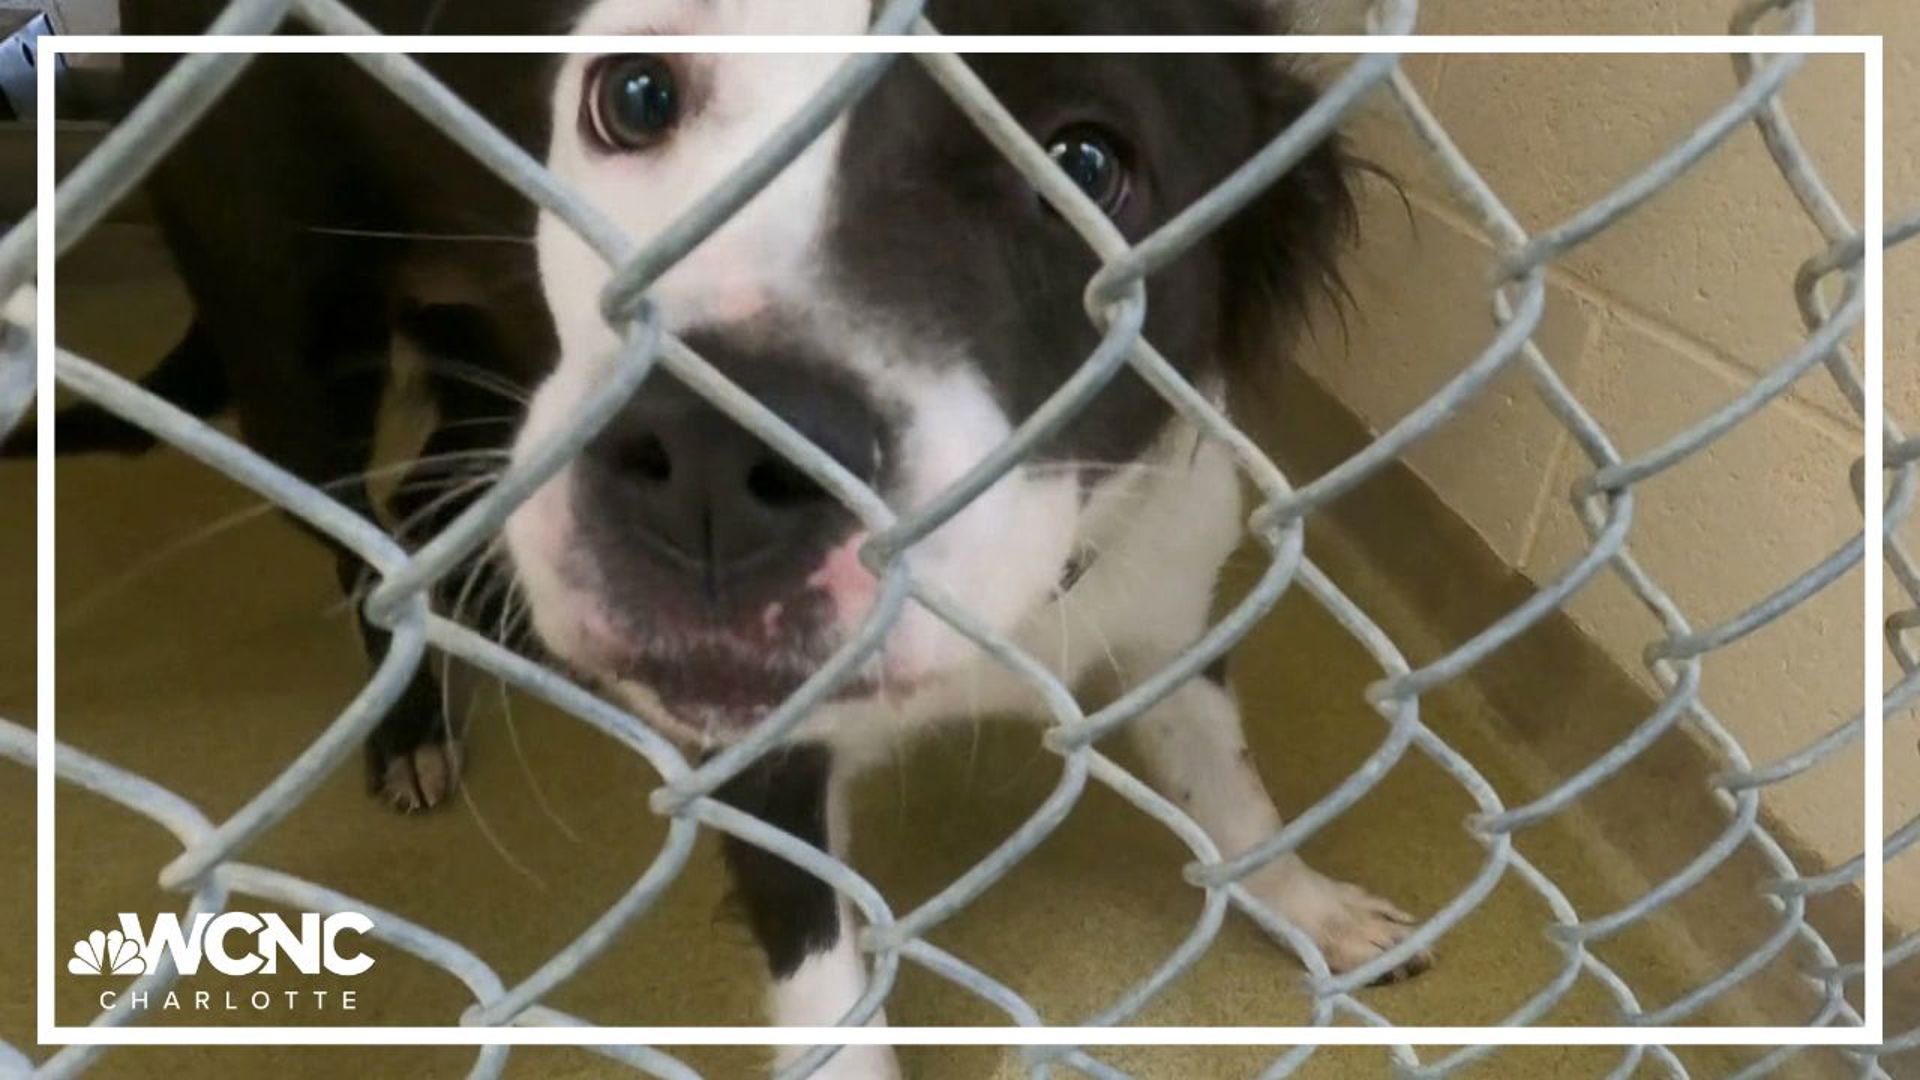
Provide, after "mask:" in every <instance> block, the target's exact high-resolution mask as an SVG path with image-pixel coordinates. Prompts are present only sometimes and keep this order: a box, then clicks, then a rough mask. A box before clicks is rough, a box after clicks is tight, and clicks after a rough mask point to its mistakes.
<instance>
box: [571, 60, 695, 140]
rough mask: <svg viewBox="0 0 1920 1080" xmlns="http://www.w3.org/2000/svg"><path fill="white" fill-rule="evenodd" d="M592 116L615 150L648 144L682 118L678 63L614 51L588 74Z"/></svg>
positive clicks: (598, 135)
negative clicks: (676, 75)
mask: <svg viewBox="0 0 1920 1080" xmlns="http://www.w3.org/2000/svg"><path fill="white" fill-rule="evenodd" d="M586 104H587V120H588V126H589V128H590V129H591V131H592V134H593V137H594V138H595V139H596V140H597V141H598V142H599V143H600V145H602V146H604V147H606V148H607V149H609V150H619V151H627V152H632V151H635V150H645V149H647V148H648V147H650V146H653V145H655V144H656V143H658V142H660V140H661V139H664V138H665V137H666V135H667V133H668V132H669V131H671V130H673V126H674V124H676V123H677V122H679V119H680V92H679V88H678V87H677V86H676V85H675V83H674V77H673V66H672V65H671V64H669V63H668V62H667V60H666V58H665V57H660V56H647V55H635V56H608V57H603V58H602V59H601V60H599V61H598V62H597V63H595V64H594V66H593V69H592V71H590V72H589V73H588V76H587V95H586Z"/></svg>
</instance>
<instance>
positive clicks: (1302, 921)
mask: <svg viewBox="0 0 1920 1080" xmlns="http://www.w3.org/2000/svg"><path fill="white" fill-rule="evenodd" d="M1272 871H1273V872H1272V873H1270V874H1268V875H1266V881H1264V882H1256V883H1255V884H1256V886H1257V887H1256V888H1255V895H1256V896H1259V897H1260V898H1261V899H1263V900H1265V901H1267V903H1269V904H1271V905H1273V907H1274V909H1275V910H1276V911H1278V912H1279V913H1280V914H1281V915H1283V916H1285V917H1286V919H1287V921H1289V922H1291V923H1293V924H1294V925H1295V926H1297V927H1299V928H1300V929H1301V930H1303V931H1305V932H1306V934H1307V936H1309V937H1311V938H1312V939H1313V941H1314V944H1316V945H1318V946H1320V951H1321V953H1322V954H1324V955H1325V956H1326V958H1327V967H1328V968H1330V969H1332V970H1333V971H1334V972H1336V973H1337V972H1342V971H1352V970H1353V969H1354V968H1357V967H1359V966H1360V965H1362V964H1364V963H1366V962H1368V961H1369V960H1372V959H1373V958H1374V957H1376V956H1379V955H1380V954H1381V953H1383V952H1386V951H1387V950H1388V949H1390V948H1392V947H1393V946H1395V945H1398V944H1399V943H1400V942H1402V941H1404V940H1405V939H1406V937H1407V935H1408V934H1411V933H1412V932H1413V929H1414V927H1415V926H1416V925H1418V923H1417V922H1416V921H1415V920H1414V918H1413V916H1411V915H1408V914H1407V913H1406V912H1404V911H1401V910H1400V909H1399V908H1397V907H1395V906H1394V905H1393V904H1391V903H1388V902H1387V901H1385V900H1383V899H1381V898H1380V897H1378V896H1375V895H1373V894H1372V893H1370V892H1368V891H1367V890H1365V889H1362V888H1360V887H1359V886H1357V885H1349V884H1347V883H1346V882H1344V881H1335V880H1333V879H1332V878H1330V877H1327V876H1326V875H1324V874H1322V873H1320V872H1319V871H1317V870H1314V869H1312V868H1311V867H1309V866H1307V865H1305V864H1304V863H1297V862H1296V863H1292V864H1290V865H1283V866H1279V867H1274V868H1272ZM1432 966H1433V955H1432V954H1431V953H1428V952H1425V951H1422V952H1417V953H1414V954H1413V955H1412V956H1411V957H1408V958H1407V959H1406V960H1405V961H1403V962H1402V963H1401V964H1399V965H1398V966H1397V967H1394V968H1392V969H1390V970H1388V971H1387V972H1386V973H1384V974H1382V975H1381V976H1380V977H1379V978H1378V979H1376V980H1374V985H1375V986H1379V985H1383V984H1386V983H1395V982H1400V981H1402V980H1405V979H1411V978H1413V977H1414V976H1415V975H1418V974H1420V973H1421V972H1423V971H1425V970H1427V969H1428V968H1430V967H1432Z"/></svg>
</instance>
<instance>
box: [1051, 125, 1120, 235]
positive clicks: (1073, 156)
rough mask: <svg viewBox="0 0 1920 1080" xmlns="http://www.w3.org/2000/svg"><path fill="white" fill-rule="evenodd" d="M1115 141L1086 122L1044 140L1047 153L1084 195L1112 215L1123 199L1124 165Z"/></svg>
mask: <svg viewBox="0 0 1920 1080" xmlns="http://www.w3.org/2000/svg"><path fill="white" fill-rule="evenodd" d="M1115 143H1116V140H1115V139H1114V138H1113V136H1111V135H1109V134H1108V133H1107V132H1105V131H1102V130H1101V129H1099V128H1097V127H1093V126H1092V125H1089V124H1076V125H1074V126H1072V127H1069V128H1065V129H1062V130H1061V131H1060V132H1059V133H1058V134H1056V135H1054V137H1053V138H1051V139H1049V140H1047V155H1048V156H1049V157H1051V158H1053V160H1054V163H1055V164H1057V165H1059V166H1060V168H1061V169H1062V170H1063V171H1065V172H1066V174H1067V176H1068V177H1070V178H1071V179H1072V180H1073V182H1074V183H1075V184H1078V185H1079V186H1080V190H1081V191H1084V192H1086V193H1087V198H1089V199H1092V200H1093V201H1094V202H1096V203H1098V204H1100V209H1102V210H1105V211H1106V212H1107V213H1109V214H1112V213H1113V212H1114V211H1116V210H1118V209H1120V206H1121V204H1122V203H1124V202H1126V201H1127V190H1128V187H1129V184H1128V181H1127V166H1126V162H1125V161H1124V160H1123V159H1122V157H1121V154H1120V151H1119V149H1118V148H1117V146H1116V145H1115Z"/></svg>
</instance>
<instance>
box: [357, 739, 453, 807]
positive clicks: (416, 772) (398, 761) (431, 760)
mask: <svg viewBox="0 0 1920 1080" xmlns="http://www.w3.org/2000/svg"><path fill="white" fill-rule="evenodd" d="M367 749H368V753H369V754H370V755H373V754H377V755H379V760H376V761H374V762H372V763H371V765H370V769H371V770H373V771H374V775H373V777H372V782H373V787H374V796H375V797H376V798H378V799H380V801H382V802H384V803H386V804H387V805H388V806H391V807H393V808H394V809H395V810H397V811H399V812H400V813H403V814H411V813H415V812H417V811H420V810H430V809H432V808H433V807H435V806H438V805H439V804H440V803H441V801H443V800H444V799H446V797H447V796H449V795H451V794H453V792H454V790H455V789H456V788H458V787H459V786H460V744H459V743H458V742H456V741H454V740H451V739H443V740H441V741H439V742H431V743H426V744H424V745H421V746H415V747H411V748H398V749H394V750H391V751H384V750H375V749H374V748H373V747H371V746H370V747H368V748H367Z"/></svg>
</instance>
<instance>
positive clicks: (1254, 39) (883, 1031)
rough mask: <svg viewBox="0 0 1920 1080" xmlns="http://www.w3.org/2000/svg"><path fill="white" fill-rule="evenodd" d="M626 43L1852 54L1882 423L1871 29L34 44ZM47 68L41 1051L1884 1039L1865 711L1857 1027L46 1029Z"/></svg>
mask: <svg viewBox="0 0 1920 1080" xmlns="http://www.w3.org/2000/svg"><path fill="white" fill-rule="evenodd" d="M640 41H644V42H646V43H647V47H648V48H649V49H650V50H667V51H673V52H718V53H808V52H831V53H868V52H898V53H925V52H962V53H1146V52H1163V53H1164V52H1219V53H1271V54H1307V55H1318V54H1362V53H1386V52H1396V53H1402V54H1407V55H1414V54H1437V53H1519V54H1538V53H1636V54H1639V53H1655V54H1662V53H1663V54H1690V55H1692V54H1723V55H1725V54H1734V53H1749V54H1777V53H1810V54H1840V55H1857V56H1860V57H1861V58H1862V60H1863V62H1864V66H1865V84H1866V85H1865V91H1864V92H1865V95H1866V97H1865V125H1866V132H1865V143H1866V177H1865V179H1866V193H1865V195H1866V198H1865V210H1866V212H1865V215H1864V218H1865V220H1864V222H1863V223H1862V225H1861V229H1862V232H1863V234H1864V235H1865V236H1866V237H1867V238H1868V242H1867V243H1866V244H1865V251H1866V258H1865V264H1864V265H1865V275H1866V313H1865V340H1866V349H1865V355H1864V357H1863V359H1862V363H1863V371H1862V378H1863V380H1864V381H1865V391H1866V409H1865V413H1866V417H1867V420H1868V424H1869V426H1871V424H1872V422H1873V421H1874V419H1875V418H1877V417H1879V416H1881V415H1882V407H1883V406H1882V398H1883V388H1882V381H1881V370H1882V366H1883V363H1884V359H1885V357H1884V354H1883V350H1884V348H1885V342H1884V327H1883V326H1882V306H1881V305H1882V300H1883V295H1882V284H1883V283H1882V280H1881V274H1882V262H1883V260H1882V254H1883V253H1882V249H1881V246H1880V244H1879V243H1878V242H1877V239H1878V238H1879V237H1880V236H1881V234H1882V233H1883V231H1884V228H1885V222H1884V214H1885V203H1884V199H1885V192H1884V187H1885V174H1884V170H1883V154H1884V145H1883V140H1884V135H1885V132H1884V116H1883V104H1884V96H1885V90H1884V85H1885V82H1884V71H1885V64H1884V53H1883V48H1884V39H1883V38H1882V37H1881V36H1879V35H1865V34H1854V35H1826V36H1807V37H1792V36H1783V35H1753V36H1746V35H1729V34H1721V35H1673V36H1661V35H1618V36H1604V35H1583V34H1575V35H1539V36H1507V35H1457V36H1434V35H1417V34H1416V35H1381V36H1371V35H1368V36H1352V35H1341V36H1332V35H1329V36H1321V37H1270V36H1246V37H1223V36H1206V35H1202V36H1194V37H1142V36H1111V37H1085V36H1074V37H1065V36H1063V37H1044V36H1031V35H1024V36H1008V37H980V36H972V35H951V36H941V37H921V36H912V35H907V36H899V37H876V36H872V35H851V36H849V35H791V36H746V35H743V36H738V37H732V36H715V35H659V36H647V37H624V36H585V35H582V36H565V35H561V36H553V35H543V36H537V37H534V36H529V37H476V36H446V37H421V36H387V37H366V36H358V37H355V36H326V35H315V36H311V37H279V36H260V35H232V36H227V37H197V36H192V35H174V36H150V37H131V36H117V35H51V36H47V37H43V38H41V39H40V44H41V49H42V52H43V53H44V54H45V55H46V56H48V57H49V58H51V57H58V56H61V55H63V54H67V53H116V54H127V53H194V52H201V53H242V52H244V53H262V54H267V53H329V54H338V53H353V52H360V53H415V54H419V53H462V52H466V53H554V54H559V53H597V52H617V51H621V50H624V49H630V48H632V47H633V45H634V44H635V43H636V42H640ZM55 67H56V65H55V64H53V63H41V64H40V65H39V67H38V78H39V102H40V105H39V112H40V115H39V117H38V130H37V132H36V135H37V138H38V161H37V167H38V170H39V174H38V199H39V205H40V206H41V207H42V209H43V210H46V211H49V212H45V213H42V214H41V215H40V220H41V227H40V233H39V237H38V241H39V250H38V257H39V267H38V272H39V273H38V276H39V281H40V288H39V290H38V309H37V311H36V314H35V320H36V322H37V324H38V327H39V330H38V334H37V340H38V349H39V355H38V358H37V368H38V371H37V377H38V394H37V397H38V401H37V406H36V407H37V409H38V410H39V414H38V415H39V418H40V423H39V426H38V439H39V446H38V447H37V452H38V459H37V469H38V472H37V477H36V480H37V493H36V494H37V500H38V514H39V517H38V521H37V525H38V530H39V535H38V559H39V574H38V593H37V597H36V601H37V605H36V606H37V612H38V623H39V628H38V641H39V648H38V658H37V667H38V675H37V678H38V684H39V685H38V697H37V701H38V709H39V725H38V731H37V735H38V749H39V766H38V768H37V770H36V772H37V777H36V778H37V781H38V785H37V788H36V798H37V804H36V805H37V811H38V813H37V821H38V826H39V827H38V833H37V836H38V843H37V845H36V867H35V870H36V874H37V885H38V889H37V892H38V906H37V909H36V927H37V935H36V936H37V941H36V945H37V965H36V970H37V974H38V990H37V993H36V1015H37V1018H38V1026H37V1030H36V1037H37V1039H38V1040H39V1042H40V1043H41V1044H43V1045H50V1046H68V1045H81V1046H178V1045H223V1046H233V1045H283V1046H335V1045H364V1046H376V1045H458V1046H482V1045H494V1044H502V1045H511V1046H593V1045H605V1044H609V1043H621V1044H647V1045H651V1046H656V1047H672V1046H813V1045H821V1044H835V1045H870V1044H882V1045H903V1046H927V1045H955V1046H959V1045H968V1046H975V1045H988V1046H1057V1045H1073V1046H1084V1047H1101V1046H1135V1045H1169V1046H1196V1045H1197V1046H1206V1045H1218V1046H1268V1045H1271V1046H1276V1047H1277V1046H1295V1045H1318V1046H1421V1045H1426V1046H1463V1045H1472V1044H1482V1043H1485V1044H1496V1045H1507V1046H1634V1045H1643V1044H1652V1043H1664V1044H1667V1045H1671V1046H1783V1045H1808V1046H1865V1045H1878V1044H1879V1043H1880V1042H1882V1041H1883V1039H1884V1037H1885V1035H1884V1032H1883V1031H1882V1027H1883V1023H1884V1019H1885V1018H1884V1015H1883V1014H1884V1012H1885V1010H1884V1008H1883V1005H1884V1002H1883V1000H1882V998H1883V996H1884V995H1883V993H1882V985H1881V983H1882V970H1881V965H1880V964H1878V963H1875V962H1873V961H1874V960H1876V959H1877V958H1879V957H1880V956H1881V955H1882V953H1883V949H1884V941H1883V936H1884V935H1883V926H1882V918H1881V917H1880V913H1881V912H1882V911H1883V910H1884V907H1883V899H1884V898H1883V895H1882V889H1883V887H1884V883H1883V880H1882V879H1883V876H1884V874H1883V860H1882V859H1880V858H1875V857H1872V856H1873V855H1874V854H1877V852H1878V850H1879V848H1880V846H1881V845H1882V844H1883V843H1884V837H1885V824H1884V821H1883V818H1884V809H1883V805H1882V799H1883V792H1882V788H1883V784H1884V776H1883V774H1882V768H1883V753H1884V746H1883V743H1884V738H1883V735H1884V732H1883V730H1882V727H1883V725H1881V724H1879V723H1877V722H1875V719H1874V716H1873V712H1874V710H1872V709H1871V707H1869V708H1868V713H1869V715H1868V717H1867V721H1866V723H1865V727H1866V729H1867V731H1866V778H1865V779H1866V783H1865V788H1866V799H1865V803H1866V805H1865V830H1864V834H1863V835H1864V843H1865V845H1866V846H1867V848H1868V849H1869V857H1867V858H1866V859H1865V860H1864V867H1865V871H1866V873H1865V893H1866V896H1865V901H1866V918H1865V919H1864V925H1865V935H1864V938H1865V945H1864V950H1865V951H1864V955H1865V957H1867V958H1868V963H1867V964H1866V972H1865V981H1864V982H1865V985H1864V990H1863V993H1864V996H1865V1001H1866V1006H1867V1008H1866V1017H1865V1019H1866V1024H1865V1026H1864V1027H1831V1026H1829V1027H1718V1028H1707V1027H1356V1026H1332V1027H1145V1026H1137V1025H1126V1026H1120V1027H1110V1028H1109V1027H1095V1028H1086V1027H1046V1028H1032V1027H1009V1026H995V1027H886V1028H875V1027H856V1028H841V1027H764V1026H762V1027H752V1026H742V1027H581V1028H574V1027H516V1026H501V1027H462V1026H459V1025H447V1026H432V1027H403V1026H388V1027H339V1026H324V1027H323V1026H312V1027H309V1026H302V1027H251V1026H249V1027H235V1028H227V1027H192V1026H180V1027H174V1026H166V1027H149V1026H125V1027H95V1026H92V1025H87V1026H80V1027H74V1026H61V1025H59V1024H56V1023H55V1022H54V1015H53V1013H54V1008H53V982H54V977H55V972H56V967H55V963H54V941H53V921H54V910H55V908H54V882H53V878H54V854H55V852H54V836H53V813H54V810H53V804H54V790H55V783H54V769H53V756H54V752H55V743H54V715H55V713H54V633H53V627H54V562H53V560H54V497H53V496H54V455H53V424H52V423H50V422H49V421H50V419H51V410H52V402H53V398H54V386H55V381H54V377H53V369H54V362H55V359H54V358H55V336H54V331H55V324H54V268H55V266H54V264H55V250H56V249H55V241H54V215H53V214H52V213H51V212H50V211H51V208H52V206H53V200H54V192H55V183H54V123H53V107H54V88H53V74H54V69H55ZM1862 435H1863V438H1864V440H1865V443H1866V447H1865V456H1866V475H1867V476H1868V477H1869V478H1872V477H1878V476H1880V475H1881V474H1882V473H1883V472H1884V466H1885V446H1884V442H1885V440H1883V439H1881V438H1879V437H1878V433H1877V432H1876V431H1873V430H1866V431H1863V433H1862ZM1867 490H1868V494H1869V496H1870V497H1869V498H1867V499H1866V500H1864V501H1865V503H1866V523H1865V526H1864V528H1865V540H1866V554H1865V556H1864V561H1863V566H1865V567H1866V568H1867V574H1868V576H1869V580H1868V582H1867V586H1866V588H1865V590H1864V591H1865V593H1866V613H1865V621H1864V623H1863V627H1862V635H1863V641H1864V650H1865V655H1864V657H1863V659H1864V664H1863V667H1864V668H1865V671H1866V674H1865V679H1864V684H1863V690H1862V698H1861V700H1862V701H1863V702H1866V703H1872V702H1877V701H1879V700H1880V698H1881V695H1882V692H1883V686H1882V681H1883V679H1884V675H1885V671H1884V668H1885V657H1884V655H1883V651H1882V645H1881V640H1880V632H1879V631H1880V625H1881V623H1882V621H1883V620H1884V618H1885V597H1884V596H1883V595H1882V592H1881V590H1880V588H1879V587H1878V582H1877V580H1874V568H1877V567H1879V566H1880V565H1882V561H1883V557H1884V556H1883V544H1882V539H1881V527H1882V520H1883V516H1884V508H1883V506H1882V501H1881V499H1880V498H1879V497H1878V495H1879V492H1880V485H1879V484H1877V483H1873V482H1871V481H1870V482H1869V484H1868V488H1867Z"/></svg>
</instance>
